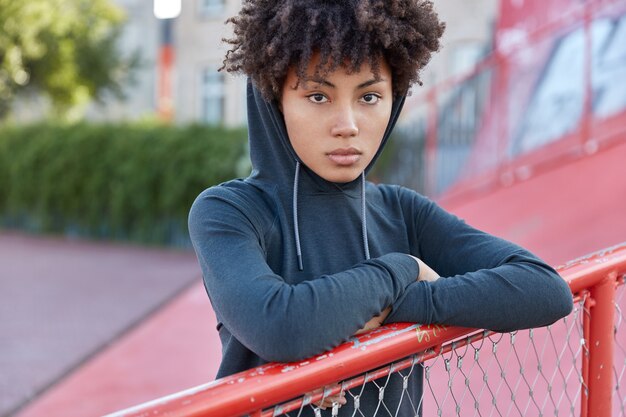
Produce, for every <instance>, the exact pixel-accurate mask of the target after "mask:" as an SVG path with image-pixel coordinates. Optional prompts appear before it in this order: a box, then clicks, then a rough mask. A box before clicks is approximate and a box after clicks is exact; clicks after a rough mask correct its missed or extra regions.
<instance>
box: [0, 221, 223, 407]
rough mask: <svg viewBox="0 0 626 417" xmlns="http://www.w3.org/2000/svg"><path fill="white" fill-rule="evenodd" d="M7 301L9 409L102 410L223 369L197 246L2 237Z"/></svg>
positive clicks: (2, 309) (4, 382) (4, 359)
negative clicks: (195, 250)
mask: <svg viewBox="0 0 626 417" xmlns="http://www.w3.org/2000/svg"><path fill="white" fill-rule="evenodd" d="M0 297H1V300H2V302H1V303H0V317H1V320H0V369H1V372H0V416H9V415H12V416H13V415H14V416H68V417H69V416H98V415H102V414H104V413H107V412H111V411H114V410H117V409H120V408H125V407H128V406H130V405H133V404H136V403H137V402H141V401H145V400H148V399H151V398H155V397H158V396H161V395H165V394H167V393H171V392H173V391H177V390H180V389H183V388H187V387H189V386H193V385H197V384H200V383H203V382H206V381H208V380H211V379H213V376H214V375H215V372H216V366H217V363H218V362H219V354H220V352H219V348H218V350H217V351H216V348H215V347H216V346H218V344H217V341H216V340H214V341H212V340H211V338H212V337H217V333H216V332H215V331H214V328H215V327H214V326H215V325H214V322H215V318H214V316H213V313H212V311H211V308H210V304H209V301H208V298H207V296H206V294H205V293H204V288H203V287H202V284H201V278H200V270H199V267H198V264H197V261H196V258H195V255H194V254H193V252H192V251H180V250H171V249H152V248H141V247H136V246H130V245H123V244H109V243H94V242H85V241H79V240H68V239H63V238H50V237H45V238H42V237H34V236H28V235H23V234H18V233H9V232H0ZM138 324H141V326H139V325H138ZM181 361H184V363H185V365H184V366H183V365H182V364H181Z"/></svg>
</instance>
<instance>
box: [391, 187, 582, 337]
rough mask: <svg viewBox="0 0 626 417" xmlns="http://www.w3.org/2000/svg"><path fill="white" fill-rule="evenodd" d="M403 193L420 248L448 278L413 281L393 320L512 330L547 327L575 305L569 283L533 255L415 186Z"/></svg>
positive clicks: (425, 258)
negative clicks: (480, 227) (450, 210)
mask: <svg viewBox="0 0 626 417" xmlns="http://www.w3.org/2000/svg"><path fill="white" fill-rule="evenodd" d="M400 199H401V204H402V206H403V211H404V213H405V217H406V218H407V219H408V220H407V225H408V227H409V229H410V232H411V234H412V237H413V239H414V240H413V242H411V243H412V247H413V248H414V249H413V250H414V251H415V253H414V255H415V256H417V257H419V258H421V259H422V260H423V261H424V262H425V263H426V264H427V265H429V266H430V267H431V268H433V269H434V270H435V271H436V272H437V273H438V274H439V275H440V276H441V277H442V278H440V279H439V280H437V281H435V282H424V281H419V282H414V283H412V284H411V285H409V287H407V290H406V291H405V292H404V293H403V294H402V296H401V297H400V298H399V299H397V300H396V302H395V303H394V304H393V308H392V313H391V314H390V315H389V317H388V318H387V322H404V321H408V322H418V323H423V324H430V323H439V324H448V325H454V326H463V327H472V328H484V329H490V330H494V331H501V332H507V331H513V330H518V329H523V328H531V327H540V326H546V325H548V324H551V323H553V322H555V321H556V320H558V319H560V318H562V317H564V316H566V315H567V314H569V313H570V312H571V310H572V308H573V304H572V294H571V292H570V290H569V287H568V285H567V284H566V282H565V281H564V280H563V279H562V278H561V277H560V276H559V275H558V274H557V273H556V271H555V270H554V269H552V268H551V267H550V266H548V265H547V264H545V263H544V262H543V261H541V260H540V259H539V258H537V257H536V256H534V255H533V254H531V253H529V252H528V251H526V250H524V249H522V248H520V247H519V246H517V245H515V244H513V243H511V242H507V241H505V240H503V239H500V238H497V237H495V236H491V235H489V234H487V233H484V232H481V231H479V230H477V229H475V228H473V227H471V226H469V225H467V224H466V223H465V222H464V221H462V220H460V219H459V218H457V217H455V216H454V215H452V214H450V213H448V212H446V211H444V210H443V209H442V208H440V207H439V206H437V205H436V204H435V203H433V202H432V201H430V200H428V199H427V198H425V197H423V196H421V195H419V194H417V193H415V192H412V191H409V190H406V189H400Z"/></svg>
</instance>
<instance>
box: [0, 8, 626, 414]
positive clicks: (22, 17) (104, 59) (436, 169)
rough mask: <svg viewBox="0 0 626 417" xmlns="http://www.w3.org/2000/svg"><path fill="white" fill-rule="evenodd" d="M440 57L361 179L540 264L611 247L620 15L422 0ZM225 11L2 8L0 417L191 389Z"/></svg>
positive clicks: (201, 316)
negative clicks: (196, 224) (193, 228)
mask: <svg viewBox="0 0 626 417" xmlns="http://www.w3.org/2000/svg"><path fill="white" fill-rule="evenodd" d="M434 3H435V8H436V10H437V11H438V12H439V14H440V17H441V18H442V20H443V21H445V22H446V23H447V29H446V32H445V35H444V38H443V48H442V50H441V51H440V52H439V53H438V54H437V55H436V56H435V57H434V59H433V60H432V62H431V63H430V64H429V66H428V67H427V68H426V69H425V71H424V72H423V73H422V75H421V78H422V81H423V85H422V86H416V87H415V88H414V89H413V91H412V94H411V96H410V97H409V98H408V100H407V103H406V106H405V109H404V111H403V114H402V116H401V119H400V121H399V124H398V127H397V128H396V131H395V133H394V138H393V139H392V141H391V142H390V143H389V146H388V147H387V148H386V150H385V153H384V154H383V156H382V158H381V159H380V161H379V164H378V165H377V167H376V169H375V171H373V172H372V173H371V175H370V179H372V180H375V181H383V182H392V183H398V184H401V185H405V186H407V187H410V188H413V189H415V190H417V191H419V192H422V193H424V194H426V195H428V196H429V197H431V198H433V199H435V200H437V201H438V202H439V203H440V204H441V205H443V206H444V207H445V208H447V209H448V210H450V211H452V212H454V213H455V214H457V215H458V216H460V217H462V218H464V219H465V220H466V221H467V222H469V223H471V224H473V225H475V226H477V227H479V228H482V229H484V230H486V231H488V232H491V233H494V234H496V235H499V236H502V237H504V238H507V239H509V240H512V241H514V242H516V243H519V244H521V245H523V246H526V247H528V248H529V249H531V250H532V251H534V252H535V253H537V254H538V255H540V256H542V257H543V258H544V259H546V260H547V261H548V262H550V263H552V264H553V265H558V264H560V263H564V262H567V261H569V260H571V259H574V258H576V257H579V256H582V255H584V254H586V253H589V252H592V251H596V250H600V249H602V248H606V247H609V246H612V245H616V244H618V243H620V242H623V241H626V220H624V213H626V180H625V179H624V178H625V177H626V163H625V162H624V161H625V160H626V82H625V81H624V80H626V2H624V1H623V0H587V1H584V2H581V1H579V0H551V1H550V2H542V1H540V0H475V1H472V2H458V1H454V0H435V1H434ZM240 6H241V1H238V0H237V1H236V0H182V2H181V1H176V0H154V1H152V0H29V1H27V2H16V1H11V0H0V416H2V417H5V416H14V415H15V416H20V417H25V416H57V415H62V416H97V415H102V414H106V413H110V412H113V411H116V410H119V409H122V408H126V407H129V406H132V405H135V404H138V403H141V402H144V401H147V400H151V399H154V398H157V397H160V396H164V395H167V394H170V393H173V392H176V391H179V390H182V389H185V388H189V387H192V386H196V385H200V384H203V383H207V382H209V381H211V380H212V379H213V378H214V375H215V372H216V370H217V365H218V364H219V360H220V345H219V340H218V339H217V332H215V330H214V328H215V327H214V326H215V318H214V316H213V312H212V310H211V308H210V304H209V300H208V297H207V296H206V293H205V292H204V288H203V285H202V280H201V275H200V270H199V267H198V265H197V261H196V259H195V255H194V254H193V251H192V250H191V248H190V243H189V239H188V233H187V226H186V225H187V223H186V218H187V213H188V210H189V207H190V206H191V203H192V202H193V200H194V198H195V197H196V196H197V195H198V194H199V193H200V192H201V191H202V190H203V189H205V188H207V187H209V186H211V185H214V184H217V183H220V182H222V181H225V180H228V179H231V178H234V177H241V176H246V175H247V173H248V172H249V169H250V165H249V161H248V158H247V150H246V128H245V126H246V111H245V109H246V107H245V79H244V78H243V77H233V76H230V75H228V74H224V73H222V72H218V71H217V69H218V68H219V67H220V66H221V62H222V59H223V56H224V55H225V53H226V50H227V47H226V45H225V44H223V43H222V42H221V39H222V38H224V37H228V36H229V27H228V26H226V25H225V24H224V21H225V20H226V19H227V18H228V17H230V16H232V15H235V14H236V13H237V11H238V9H239V8H240Z"/></svg>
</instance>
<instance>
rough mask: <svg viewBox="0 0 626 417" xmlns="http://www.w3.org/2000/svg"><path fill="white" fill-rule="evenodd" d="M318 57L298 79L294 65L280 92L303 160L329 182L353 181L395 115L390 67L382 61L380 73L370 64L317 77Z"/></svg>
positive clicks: (293, 144) (293, 139) (295, 144)
mask: <svg viewBox="0 0 626 417" xmlns="http://www.w3.org/2000/svg"><path fill="white" fill-rule="evenodd" d="M318 60H319V55H314V56H313V58H312V59H311V61H310V62H309V66H308V68H307V78H306V79H305V80H300V82H298V77H297V75H296V73H295V71H294V70H293V69H290V70H289V72H288V74H287V77H286V79H285V83H284V85H283V91H282V96H281V108H282V111H283V115H284V118H285V124H286V125H287V133H288V134H289V140H290V141H291V145H292V146H293V148H294V150H295V151H296V153H297V154H298V157H300V159H301V160H302V162H303V163H304V164H305V165H306V166H307V167H309V168H310V169H311V170H312V171H313V172H315V173H316V174H317V175H319V176H320V177H322V178H324V179H325V180H327V181H331V182H336V183H346V182H350V181H353V180H355V179H356V178H358V177H359V175H361V173H362V172H363V170H365V168H366V167H367V166H368V165H369V163H370V162H371V161H372V159H373V158H374V155H375V154H376V151H377V150H378V148H379V146H380V143H381V141H382V138H383V134H384V132H385V129H386V127H387V124H388V122H389V117H390V115H391V105H392V101H393V91H392V83H391V70H390V68H389V66H388V65H387V64H386V62H384V60H381V63H380V64H381V65H380V76H379V78H378V79H376V77H375V76H374V73H373V72H372V68H371V67H370V65H369V64H363V65H362V66H361V68H360V69H359V71H358V72H353V73H351V74H348V73H346V71H345V69H344V68H342V67H339V68H338V69H337V70H336V71H334V72H331V73H329V74H328V75H326V76H325V77H324V78H323V79H317V78H314V77H313V75H314V73H315V71H314V70H315V67H316V65H317V62H318Z"/></svg>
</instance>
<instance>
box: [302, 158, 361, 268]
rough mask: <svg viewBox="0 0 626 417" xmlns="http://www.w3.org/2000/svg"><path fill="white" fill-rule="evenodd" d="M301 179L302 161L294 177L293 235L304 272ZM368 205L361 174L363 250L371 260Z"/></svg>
mask: <svg viewBox="0 0 626 417" xmlns="http://www.w3.org/2000/svg"><path fill="white" fill-rule="evenodd" d="M299 178H300V161H296V173H295V175H294V177H293V234H294V237H295V240H296V256H297V258H298V269H299V270H300V271H303V270H304V266H303V264H302V247H301V246H300V230H299V228H298V179H299ZM366 209H367V205H366V204H365V172H362V173H361V228H362V232H363V248H364V250H365V259H370V248H369V243H368V241H367V216H366Z"/></svg>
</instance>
